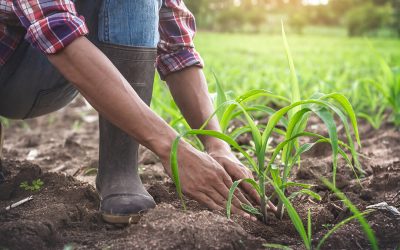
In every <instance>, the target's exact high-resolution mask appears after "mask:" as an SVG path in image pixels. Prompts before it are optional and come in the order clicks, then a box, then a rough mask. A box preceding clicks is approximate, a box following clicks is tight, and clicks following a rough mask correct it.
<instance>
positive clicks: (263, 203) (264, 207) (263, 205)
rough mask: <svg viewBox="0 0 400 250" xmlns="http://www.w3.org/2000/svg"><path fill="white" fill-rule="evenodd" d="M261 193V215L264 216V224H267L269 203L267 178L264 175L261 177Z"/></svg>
mask: <svg viewBox="0 0 400 250" xmlns="http://www.w3.org/2000/svg"><path fill="white" fill-rule="evenodd" d="M259 184H260V191H261V213H262V215H263V222H264V223H265V224H266V223H267V202H266V197H265V177H264V175H261V176H260V180H259Z"/></svg>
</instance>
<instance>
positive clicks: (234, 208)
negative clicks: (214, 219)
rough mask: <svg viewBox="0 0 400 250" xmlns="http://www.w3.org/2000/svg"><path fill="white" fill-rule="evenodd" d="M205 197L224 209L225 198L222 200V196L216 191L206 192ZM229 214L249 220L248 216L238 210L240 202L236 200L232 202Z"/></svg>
mask: <svg viewBox="0 0 400 250" xmlns="http://www.w3.org/2000/svg"><path fill="white" fill-rule="evenodd" d="M206 195H208V196H209V198H211V199H212V200H213V201H214V202H215V203H216V204H217V205H219V206H224V207H226V198H224V196H222V195H221V194H220V193H219V192H218V191H217V190H213V191H208V192H207V194H206ZM231 212H232V213H234V214H239V215H241V216H243V217H245V218H248V219H250V218H251V216H250V215H249V214H247V213H246V212H244V211H243V210H242V209H241V208H240V202H239V200H238V199H237V198H236V200H235V201H234V200H232V206H231Z"/></svg>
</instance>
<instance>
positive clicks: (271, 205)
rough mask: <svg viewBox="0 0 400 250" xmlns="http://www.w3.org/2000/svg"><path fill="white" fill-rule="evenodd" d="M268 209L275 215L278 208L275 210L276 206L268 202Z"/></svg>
mask: <svg viewBox="0 0 400 250" xmlns="http://www.w3.org/2000/svg"><path fill="white" fill-rule="evenodd" d="M268 209H270V210H271V211H272V212H274V213H277V212H278V208H276V206H275V205H274V203H272V202H271V201H268Z"/></svg>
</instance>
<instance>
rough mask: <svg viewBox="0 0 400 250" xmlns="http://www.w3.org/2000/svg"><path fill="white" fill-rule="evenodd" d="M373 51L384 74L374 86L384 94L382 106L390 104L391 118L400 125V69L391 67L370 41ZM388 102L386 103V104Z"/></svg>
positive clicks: (396, 124)
mask: <svg viewBox="0 0 400 250" xmlns="http://www.w3.org/2000/svg"><path fill="white" fill-rule="evenodd" d="M369 46H370V49H371V51H372V52H373V53H374V54H375V56H376V58H377V60H378V62H379V66H380V70H381V72H382V74H381V75H380V76H379V77H378V80H377V83H375V84H374V87H375V88H376V89H377V90H378V93H380V94H382V95H383V96H384V101H385V103H381V104H380V105H381V106H389V107H390V109H391V119H392V122H393V123H394V124H395V126H400V71H399V70H398V69H397V70H395V69H392V68H390V66H389V64H388V63H387V62H386V61H385V59H384V58H383V57H382V56H381V55H380V54H379V53H378V52H377V51H376V50H375V48H374V47H373V46H372V44H371V43H369ZM385 104H386V105H385Z"/></svg>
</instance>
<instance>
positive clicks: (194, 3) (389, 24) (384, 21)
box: [185, 0, 400, 36]
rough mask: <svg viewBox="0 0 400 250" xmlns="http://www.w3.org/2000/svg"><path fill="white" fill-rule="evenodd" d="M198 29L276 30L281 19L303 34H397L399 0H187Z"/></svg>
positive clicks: (398, 30) (398, 28)
mask: <svg viewBox="0 0 400 250" xmlns="http://www.w3.org/2000/svg"><path fill="white" fill-rule="evenodd" d="M185 3H186V4H187V6H188V7H189V8H190V10H191V11H192V12H193V13H194V14H195V16H196V17H197V24H198V27H199V28H200V29H203V30H213V31H223V32H277V31H279V28H278V27H279V23H280V20H281V19H284V20H285V21H286V22H287V23H288V26H289V28H291V29H293V31H294V32H296V33H299V34H302V33H304V32H305V31H307V29H308V28H310V27H325V28H331V29H332V28H341V29H343V30H345V31H346V32H347V34H348V35H349V36H359V35H375V36H376V35H378V36H399V35H400V1H399V0H187V1H185Z"/></svg>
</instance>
